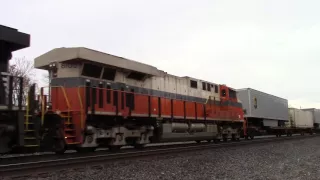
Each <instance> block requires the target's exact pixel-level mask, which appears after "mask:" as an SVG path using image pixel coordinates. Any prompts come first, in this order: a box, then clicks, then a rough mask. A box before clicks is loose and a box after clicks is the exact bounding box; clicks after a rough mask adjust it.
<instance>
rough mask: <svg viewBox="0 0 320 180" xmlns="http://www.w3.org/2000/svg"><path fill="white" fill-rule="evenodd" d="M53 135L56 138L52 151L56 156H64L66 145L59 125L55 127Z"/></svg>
mask: <svg viewBox="0 0 320 180" xmlns="http://www.w3.org/2000/svg"><path fill="white" fill-rule="evenodd" d="M55 135H56V137H54V142H53V151H54V152H55V153H56V154H64V152H65V151H66V143H65V140H64V135H63V132H62V129H61V128H60V127H59V125H57V128H56V132H55Z"/></svg>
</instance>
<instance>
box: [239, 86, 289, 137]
mask: <svg viewBox="0 0 320 180" xmlns="http://www.w3.org/2000/svg"><path fill="white" fill-rule="evenodd" d="M237 95H238V98H239V99H240V101H241V103H242V105H243V109H244V113H245V115H244V117H245V118H246V120H247V122H248V123H247V131H248V137H250V138H252V139H253V138H254V136H259V135H269V134H274V133H275V131H278V129H279V128H281V127H284V124H285V122H287V121H288V120H289V115H288V100H286V99H283V98H280V97H277V96H274V95H271V94H267V93H265V92H261V91H258V90H255V89H252V88H244V89H238V90H237ZM275 129H277V130H275Z"/></svg>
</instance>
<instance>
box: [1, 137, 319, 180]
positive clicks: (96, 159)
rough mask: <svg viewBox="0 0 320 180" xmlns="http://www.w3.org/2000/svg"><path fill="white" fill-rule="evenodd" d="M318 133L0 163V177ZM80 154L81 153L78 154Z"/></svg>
mask: <svg viewBox="0 0 320 180" xmlns="http://www.w3.org/2000/svg"><path fill="white" fill-rule="evenodd" d="M318 136H319V135H306V136H293V137H280V138H279V137H277V138H263V139H262V138H261V139H257V140H252V141H238V142H230V143H221V144H213V143H211V144H196V145H190V146H184V147H173V148H160V149H152V150H136V151H132V152H119V153H108V154H99V155H88V156H78V157H72V158H64V159H55V160H43V161H34V162H25V163H15V164H7V165H0V177H1V176H22V175H28V174H39V173H45V172H52V171H58V170H65V169H68V168H78V167H84V166H90V165H96V164H103V163H106V162H108V161H114V160H123V159H134V158H141V157H147V156H154V155H162V154H173V153H182V152H188V151H189V152H190V151H196V150H204V149H215V148H223V147H230V146H232V147H233V146H240V145H251V144H261V143H269V142H277V141H287V140H297V139H304V138H313V137H318ZM79 155H81V154H79Z"/></svg>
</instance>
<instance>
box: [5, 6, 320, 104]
mask: <svg viewBox="0 0 320 180" xmlns="http://www.w3.org/2000/svg"><path fill="white" fill-rule="evenodd" d="M1 1H3V2H1V6H2V8H1V11H0V23H1V24H3V25H7V26H11V27H14V28H18V29H19V30H20V31H23V32H26V33H30V34H31V35H32V36H31V47H30V48H28V49H25V50H21V51H19V52H16V53H14V56H15V57H22V56H25V57H26V58H28V59H30V60H32V59H33V58H35V57H37V56H39V55H41V54H43V53H45V52H47V51H49V50H51V49H53V48H57V47H71V46H83V47H88V48H92V49H96V50H99V51H103V52H107V53H110V54H114V55H118V56H122V57H126V58H129V59H133V60H137V61H140V62H143V63H147V64H150V65H153V66H156V67H157V68H158V69H161V70H164V71H166V72H168V73H171V74H174V75H178V76H185V75H187V76H192V77H195V78H200V79H203V80H208V81H212V82H215V83H221V84H227V85H228V86H231V87H234V88H245V87H251V88H254V89H258V90H261V91H264V92H267V93H270V94H274V95H276V96H280V97H283V98H286V99H289V104H291V105H293V106H295V107H300V106H302V107H303V108H306V107H318V108H320V83H317V80H318V79H320V75H319V74H320V73H319V71H318V69H319V67H320V61H319V60H318V59H319V57H320V51H319V48H320V33H319V32H320V11H319V10H318V9H319V7H320V6H319V5H320V1H317V0H304V1H303V0H265V1H263V0H251V1H249V0H247V1H246V0H242V1H239V0H233V1H232V0H230V1H226V0H220V1H216V0H199V1H194V0H175V1H172V0H171V1H170V0H161V1H151V0H134V1H132V0H127V1H124V0H118V1H115V0H114V1H111V0H109V1H108V0H90V1H88V0H68V1H66V0H51V1H49V0H48V1H43V0H28V1H26V0H10V1H5V0H1ZM3 6H4V7H3Z"/></svg>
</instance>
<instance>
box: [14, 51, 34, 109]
mask: <svg viewBox="0 0 320 180" xmlns="http://www.w3.org/2000/svg"><path fill="white" fill-rule="evenodd" d="M33 70H34V66H33V62H32V61H29V60H27V59H26V58H25V57H23V58H15V59H13V60H11V61H10V65H9V73H10V74H11V75H12V76H14V78H13V87H14V91H13V98H14V99H13V102H14V103H16V102H17V98H18V95H19V90H20V89H21V88H22V90H23V95H22V103H23V104H25V103H26V99H27V95H28V91H29V87H30V86H31V85H32V84H33V83H34V71H33ZM16 77H22V79H23V85H22V87H20V81H19V78H16Z"/></svg>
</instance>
